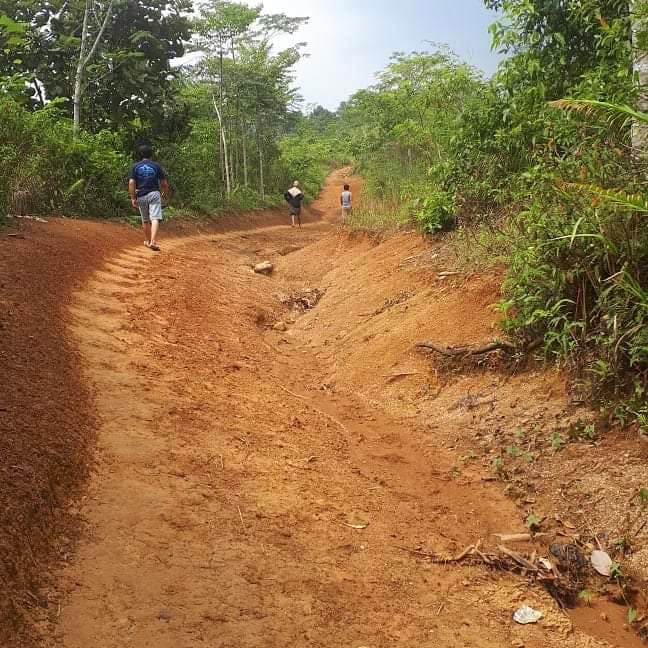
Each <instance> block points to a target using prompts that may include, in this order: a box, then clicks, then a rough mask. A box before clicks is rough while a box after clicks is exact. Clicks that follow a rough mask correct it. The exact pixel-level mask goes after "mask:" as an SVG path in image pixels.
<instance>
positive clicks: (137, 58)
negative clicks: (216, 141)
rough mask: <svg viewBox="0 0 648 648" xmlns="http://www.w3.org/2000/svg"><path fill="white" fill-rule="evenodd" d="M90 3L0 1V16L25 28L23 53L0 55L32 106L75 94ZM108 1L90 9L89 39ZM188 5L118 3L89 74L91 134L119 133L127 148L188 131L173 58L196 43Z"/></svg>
mask: <svg viewBox="0 0 648 648" xmlns="http://www.w3.org/2000/svg"><path fill="white" fill-rule="evenodd" d="M85 5H86V3H85V0H52V1H51V2H45V3H43V2H34V1H33V0H0V12H4V13H5V14H6V15H7V16H8V17H9V18H11V19H13V20H14V21H18V22H20V23H22V24H23V25H25V27H26V32H25V35H24V42H23V43H22V45H20V46H19V47H16V46H14V47H10V48H6V49H4V50H0V69H1V70H2V71H3V74H6V75H9V76H10V75H15V74H19V75H22V76H23V77H24V78H25V80H26V81H28V83H29V85H28V87H27V88H26V90H25V91H26V92H27V93H28V95H29V103H30V104H31V105H32V107H34V108H42V107H44V106H45V105H46V103H47V101H48V100H51V99H56V98H65V99H67V100H68V103H66V104H65V110H66V111H67V112H68V115H69V116H71V114H72V102H71V99H72V95H73V89H74V78H75V73H76V65H77V61H78V57H79V48H80V42H81V38H80V37H81V33H80V31H81V30H80V26H81V24H82V22H83V13H84V10H85ZM107 5H108V2H107V1H106V0H95V1H94V2H93V3H92V18H91V20H90V30H91V35H94V34H95V33H96V31H98V25H97V20H96V16H102V15H104V13H105V11H106V9H107ZM190 10H191V3H190V2H189V1H188V0H119V1H118V2H115V3H114V4H113V6H112V16H111V18H110V20H109V21H108V24H107V28H106V30H105V32H104V34H103V38H102V40H101V45H100V48H99V49H100V53H101V55H100V56H95V57H94V58H93V60H92V61H91V63H90V65H89V66H88V68H87V70H86V75H85V83H84V87H85V91H84V105H83V111H82V114H83V116H84V119H83V123H82V125H83V126H84V127H85V128H86V129H87V130H90V131H93V132H98V131H100V130H105V129H113V130H117V129H119V130H120V131H122V132H127V133H128V137H129V140H128V145H129V146H130V145H132V144H134V143H135V142H136V141H137V140H138V139H139V138H143V137H146V138H150V137H175V136H177V135H178V134H181V133H182V130H183V128H185V127H186V123H185V117H186V114H185V107H184V106H183V105H182V104H179V103H178V102H177V101H176V96H175V94H174V92H173V81H174V79H175V77H176V75H177V73H178V69H177V68H173V67H172V66H171V60H172V59H174V58H176V57H180V56H182V55H183V54H184V52H185V45H184V43H185V42H186V41H188V40H189V38H190V37H191V32H190V21H189V18H188V13H189V11H190Z"/></svg>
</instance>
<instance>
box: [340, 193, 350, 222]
mask: <svg viewBox="0 0 648 648" xmlns="http://www.w3.org/2000/svg"><path fill="white" fill-rule="evenodd" d="M352 198H353V195H352V193H351V191H349V185H348V184H345V185H344V191H343V192H342V194H341V195H340V205H342V222H343V223H346V219H347V217H348V215H349V214H350V213H351V199H352Z"/></svg>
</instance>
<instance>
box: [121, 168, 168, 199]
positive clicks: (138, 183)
mask: <svg viewBox="0 0 648 648" xmlns="http://www.w3.org/2000/svg"><path fill="white" fill-rule="evenodd" d="M129 178H130V179H132V180H135V187H136V189H137V197H138V198H141V197H142V196H146V194H150V193H151V192H152V191H160V181H162V180H164V179H165V178H166V173H165V172H164V169H163V168H162V167H161V166H160V165H159V164H158V163H157V162H153V160H141V161H140V162H136V163H135V164H134V165H133V167H132V168H131V172H130V176H129Z"/></svg>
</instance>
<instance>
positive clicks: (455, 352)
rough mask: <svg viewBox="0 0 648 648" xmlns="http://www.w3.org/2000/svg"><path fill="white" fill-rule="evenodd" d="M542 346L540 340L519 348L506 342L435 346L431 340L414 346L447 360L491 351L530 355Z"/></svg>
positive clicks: (495, 341) (494, 341)
mask: <svg viewBox="0 0 648 648" xmlns="http://www.w3.org/2000/svg"><path fill="white" fill-rule="evenodd" d="M541 344H542V340H541V339H540V340H534V341H533V342H531V343H530V344H527V345H526V346H523V347H520V346H517V345H515V344H513V343H512V342H507V341H506V340H493V341H492V342H488V343H486V344H469V345H465V346H456V347H451V346H443V345H442V344H437V343H436V342H432V341H431V340H426V341H424V342H419V343H418V344H417V345H416V348H417V349H430V350H431V351H435V352H436V353H440V354H441V355H444V356H447V357H449V358H454V357H457V356H461V357H464V358H468V357H470V356H476V355H484V354H486V353H491V352H493V351H506V352H507V353H510V354H518V353H519V354H525V353H530V352H531V351H533V350H535V349H537V348H538V347H539V346H540V345H541Z"/></svg>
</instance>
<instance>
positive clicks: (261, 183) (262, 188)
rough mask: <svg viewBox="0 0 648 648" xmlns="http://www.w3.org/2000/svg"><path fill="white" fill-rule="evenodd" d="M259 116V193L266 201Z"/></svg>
mask: <svg viewBox="0 0 648 648" xmlns="http://www.w3.org/2000/svg"><path fill="white" fill-rule="evenodd" d="M259 123H260V120H259V116H258V115H257V118H256V144H257V151H258V153H259V193H260V194H261V200H262V201H263V200H265V179H264V177H263V146H262V143H261V137H260V136H259Z"/></svg>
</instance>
